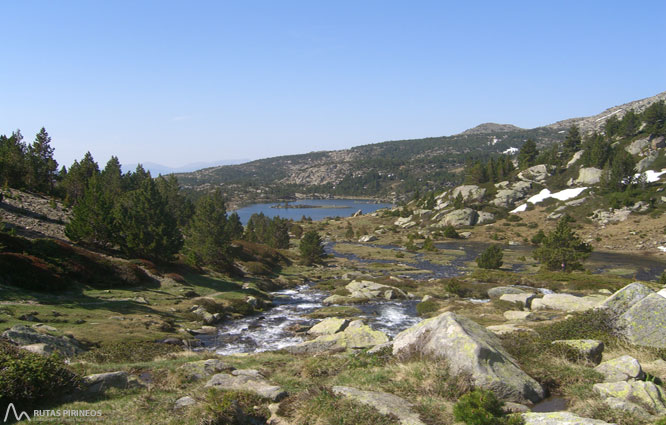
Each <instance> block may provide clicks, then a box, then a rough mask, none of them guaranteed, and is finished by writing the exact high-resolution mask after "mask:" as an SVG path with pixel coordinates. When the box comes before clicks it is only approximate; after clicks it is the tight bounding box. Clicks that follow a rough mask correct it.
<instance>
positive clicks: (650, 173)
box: [634, 168, 666, 183]
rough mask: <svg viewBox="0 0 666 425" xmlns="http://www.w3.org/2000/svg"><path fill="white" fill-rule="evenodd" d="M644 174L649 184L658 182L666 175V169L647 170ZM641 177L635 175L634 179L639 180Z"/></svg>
mask: <svg viewBox="0 0 666 425" xmlns="http://www.w3.org/2000/svg"><path fill="white" fill-rule="evenodd" d="M643 174H645V180H646V181H647V182H648V183H654V182H658V181H659V179H660V178H661V176H662V174H666V168H664V169H662V170H661V171H654V170H647V171H646V172H644V173H643ZM640 176H641V173H636V174H634V178H639V177H640Z"/></svg>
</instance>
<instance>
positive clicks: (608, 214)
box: [591, 207, 631, 225]
mask: <svg viewBox="0 0 666 425" xmlns="http://www.w3.org/2000/svg"><path fill="white" fill-rule="evenodd" d="M630 215H631V210H630V209H629V208H626V207H625V208H620V209H619V210H613V209H611V210H610V211H605V210H594V211H593V213H592V217H591V218H592V220H594V221H596V222H598V223H599V224H601V225H606V224H610V223H619V222H622V221H625V220H626V219H627V218H629V216H630Z"/></svg>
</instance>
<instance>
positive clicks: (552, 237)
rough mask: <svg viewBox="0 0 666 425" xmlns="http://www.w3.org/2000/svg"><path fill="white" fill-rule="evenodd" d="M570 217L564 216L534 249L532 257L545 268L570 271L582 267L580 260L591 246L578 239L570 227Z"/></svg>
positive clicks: (586, 255) (587, 254)
mask: <svg viewBox="0 0 666 425" xmlns="http://www.w3.org/2000/svg"><path fill="white" fill-rule="evenodd" d="M570 221H571V218H570V217H569V216H566V215H565V216H564V217H562V218H561V219H560V221H559V222H558V223H557V227H556V228H555V230H553V231H552V232H550V233H548V235H547V236H546V237H545V238H544V240H543V243H542V244H541V246H540V247H539V248H537V249H535V250H534V254H533V255H534V258H535V259H536V260H538V261H540V262H541V263H542V264H543V266H544V267H545V268H546V269H547V270H560V269H561V270H562V271H566V272H570V271H572V270H577V269H582V268H583V266H582V264H581V262H582V261H583V260H584V259H585V258H587V257H588V256H589V255H590V252H591V251H592V247H591V246H590V245H588V244H587V243H585V242H583V241H581V240H580V238H579V237H578V235H577V234H576V233H575V232H574V231H573V230H572V229H571V226H570V225H569V222H570Z"/></svg>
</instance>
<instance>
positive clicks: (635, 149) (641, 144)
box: [624, 137, 650, 155]
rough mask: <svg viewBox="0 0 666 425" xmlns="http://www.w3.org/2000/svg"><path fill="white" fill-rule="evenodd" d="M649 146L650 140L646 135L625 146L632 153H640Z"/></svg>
mask: <svg viewBox="0 0 666 425" xmlns="http://www.w3.org/2000/svg"><path fill="white" fill-rule="evenodd" d="M648 146H650V140H649V139H648V138H647V137H646V138H644V139H638V140H634V141H633V142H631V144H630V145H629V146H627V147H626V148H624V150H625V151H627V152H629V153H630V154H632V155H638V154H639V153H641V152H642V151H643V149H645V148H647V147H648Z"/></svg>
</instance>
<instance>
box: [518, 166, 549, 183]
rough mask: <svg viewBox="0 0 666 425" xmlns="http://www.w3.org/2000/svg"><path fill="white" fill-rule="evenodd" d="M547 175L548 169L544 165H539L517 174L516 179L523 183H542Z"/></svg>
mask: <svg viewBox="0 0 666 425" xmlns="http://www.w3.org/2000/svg"><path fill="white" fill-rule="evenodd" d="M549 175H550V173H549V172H548V167H547V166H546V165H544V164H539V165H535V166H533V167H530V168H528V169H526V170H523V171H521V172H520V173H518V178H519V179H520V180H523V181H528V182H531V181H533V182H537V183H542V182H544V181H545V180H546V179H547V178H548V176H549Z"/></svg>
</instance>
